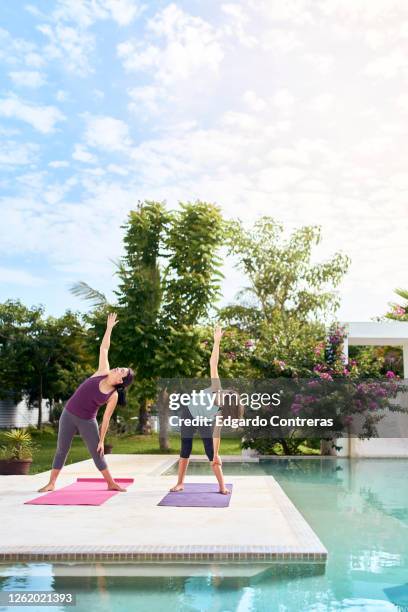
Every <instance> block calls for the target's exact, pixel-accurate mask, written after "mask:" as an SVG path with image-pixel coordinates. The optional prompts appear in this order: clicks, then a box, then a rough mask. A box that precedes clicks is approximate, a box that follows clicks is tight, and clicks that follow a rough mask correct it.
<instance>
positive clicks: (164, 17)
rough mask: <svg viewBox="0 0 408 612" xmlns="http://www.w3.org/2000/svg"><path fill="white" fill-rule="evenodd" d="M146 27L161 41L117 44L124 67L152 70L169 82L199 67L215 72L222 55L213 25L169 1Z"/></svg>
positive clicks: (186, 76)
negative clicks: (157, 42)
mask: <svg viewBox="0 0 408 612" xmlns="http://www.w3.org/2000/svg"><path fill="white" fill-rule="evenodd" d="M147 30H148V31H149V32H150V33H151V35H152V36H153V37H155V38H156V39H158V40H161V41H162V42H163V44H162V45H160V46H159V45H158V44H152V43H149V42H148V40H147V39H146V40H144V41H131V40H128V41H126V42H123V43H121V44H119V45H118V49H117V51H118V56H119V57H120V58H121V59H122V61H123V65H124V67H125V68H126V70H129V71H139V70H142V71H143V70H148V71H151V70H154V77H155V79H156V80H157V81H159V82H160V83H163V84H164V85H171V84H173V83H175V82H177V81H183V80H186V79H189V78H191V77H192V76H198V75H200V77H201V78H203V74H202V71H203V70H205V71H206V72H208V71H209V72H210V73H211V72H212V73H215V74H216V73H217V72H218V70H219V67H220V64H221V62H222V59H223V57H224V53H223V50H222V46H221V43H220V40H219V35H218V33H217V31H216V29H215V28H214V27H213V26H212V25H211V24H210V23H208V22H207V21H205V20H204V19H202V18H201V17H193V16H191V15H189V14H188V13H186V12H184V11H183V10H182V9H180V8H179V7H178V6H177V5H176V4H174V3H172V4H170V5H168V6H166V8H164V9H163V10H161V11H160V12H158V13H156V15H155V16H154V17H153V18H152V19H150V20H149V22H148V25H147Z"/></svg>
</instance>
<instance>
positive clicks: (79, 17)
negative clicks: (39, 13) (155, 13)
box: [52, 0, 144, 28]
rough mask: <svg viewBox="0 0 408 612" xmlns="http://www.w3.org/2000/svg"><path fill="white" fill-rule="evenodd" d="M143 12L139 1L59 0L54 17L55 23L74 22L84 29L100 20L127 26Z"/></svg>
mask: <svg viewBox="0 0 408 612" xmlns="http://www.w3.org/2000/svg"><path fill="white" fill-rule="evenodd" d="M143 10H144V6H143V5H142V4H141V3H140V2H138V1H137V0H58V2H57V6H56V8H55V10H54V12H53V14H52V17H53V19H54V20H55V21H72V22H74V23H76V24H77V25H79V26H80V27H82V28H89V27H90V26H92V25H93V24H94V23H95V22H96V21H98V20H100V19H113V20H114V21H116V23H117V24H118V25H120V26H126V25H129V24H130V23H131V22H132V21H133V20H134V19H135V18H136V17H138V16H139V15H140V14H141V13H142V12H143Z"/></svg>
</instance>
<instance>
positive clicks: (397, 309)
mask: <svg viewBox="0 0 408 612" xmlns="http://www.w3.org/2000/svg"><path fill="white" fill-rule="evenodd" d="M392 314H394V315H396V316H397V317H403V316H404V315H405V314H406V313H405V308H403V307H402V306H394V307H393V309H392Z"/></svg>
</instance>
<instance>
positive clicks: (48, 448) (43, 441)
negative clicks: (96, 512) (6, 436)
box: [0, 428, 241, 474]
mask: <svg viewBox="0 0 408 612" xmlns="http://www.w3.org/2000/svg"><path fill="white" fill-rule="evenodd" d="M31 435H32V437H33V441H34V443H35V444H36V445H37V449H36V450H35V452H34V459H33V463H32V465H31V468H30V474H37V473H38V472H44V471H46V470H49V469H50V467H51V463H52V459H53V457H54V452H55V447H56V443H57V435H56V433H55V432H54V431H52V430H51V429H49V428H46V429H45V430H44V431H43V432H38V431H36V430H34V429H33V430H31ZM2 443H3V441H2V435H1V433H0V446H1V444H2ZM109 444H112V446H113V452H114V453H118V454H122V455H140V454H152V455H158V454H173V455H176V454H178V453H179V452H180V436H179V435H177V434H175V435H173V436H171V437H170V452H169V453H164V452H163V451H160V449H159V438H158V435H157V434H150V435H147V436H137V435H129V436H120V437H119V436H118V437H116V436H112V435H109ZM221 450H222V453H223V454H224V455H239V454H240V453H241V440H240V439H231V438H225V439H223V440H222V441H221ZM193 453H194V454H197V455H198V454H204V450H203V444H202V442H201V440H200V438H197V439H194V443H193ZM89 458H90V457H89V453H88V449H87V448H86V446H85V444H84V443H83V442H82V440H81V438H80V437H79V436H75V438H74V440H73V442H72V446H71V451H70V453H69V455H68V459H67V461H66V465H68V464H70V463H75V462H76V461H83V460H84V459H89Z"/></svg>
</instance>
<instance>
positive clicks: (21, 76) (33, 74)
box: [9, 70, 46, 88]
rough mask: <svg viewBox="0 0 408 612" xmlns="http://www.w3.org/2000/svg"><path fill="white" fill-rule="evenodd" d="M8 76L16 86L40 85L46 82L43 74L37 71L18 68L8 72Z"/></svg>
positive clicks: (35, 86)
mask: <svg viewBox="0 0 408 612" xmlns="http://www.w3.org/2000/svg"><path fill="white" fill-rule="evenodd" d="M9 77H10V78H11V80H12V81H13V83H14V84H15V85H17V86H18V87H31V88H37V87H41V86H42V85H44V84H45V83H46V79H45V76H44V75H43V74H41V72H38V71H34V70H33V71H28V70H19V71H17V72H9Z"/></svg>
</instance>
